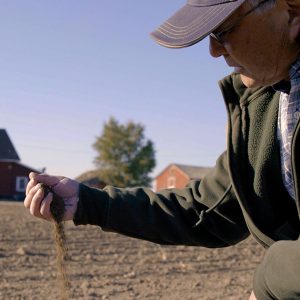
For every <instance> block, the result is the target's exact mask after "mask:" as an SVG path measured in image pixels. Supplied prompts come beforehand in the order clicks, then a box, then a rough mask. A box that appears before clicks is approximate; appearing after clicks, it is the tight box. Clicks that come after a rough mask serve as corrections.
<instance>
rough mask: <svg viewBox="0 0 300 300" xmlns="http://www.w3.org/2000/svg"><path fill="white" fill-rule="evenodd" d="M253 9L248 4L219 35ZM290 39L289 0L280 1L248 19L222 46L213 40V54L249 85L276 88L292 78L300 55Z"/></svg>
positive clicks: (231, 32) (239, 25)
mask: <svg viewBox="0 0 300 300" xmlns="http://www.w3.org/2000/svg"><path fill="white" fill-rule="evenodd" d="M249 9H251V6H250V5H249V4H248V3H245V4H244V5H242V7H241V8H240V9H238V10H237V11H236V12H235V13H234V14H233V15H232V16H231V17H230V18H229V19H228V20H226V21H225V22H224V23H223V24H222V25H221V26H220V28H218V29H217V30H216V32H218V31H219V30H221V31H222V30H223V29H226V28H228V27H230V25H231V24H235V22H236V20H238V19H239V17H240V16H241V15H243V14H244V13H245V12H247V11H249ZM290 36H291V34H290V24H289V13H288V9H287V5H286V3H285V0H278V1H277V3H276V4H274V6H273V7H271V8H266V9H265V10H263V11H262V12H255V11H254V12H252V13H251V14H249V15H247V16H245V17H244V18H243V19H242V20H241V21H240V22H238V24H237V26H234V28H233V29H232V30H231V31H230V32H229V33H228V34H226V36H225V37H224V42H223V43H222V44H221V43H219V42H218V41H217V40H215V39H214V38H212V37H210V53H211V55H212V56H214V57H219V56H223V57H224V59H225V61H226V62H227V64H228V65H229V66H231V67H233V68H234V70H235V72H237V73H240V74H241V78H242V81H243V83H244V84H245V85H246V86H248V87H256V86H267V85H272V84H275V83H277V82H279V81H281V80H283V79H288V72H289V68H290V65H291V64H292V63H293V62H294V61H295V60H296V58H297V56H298V54H299V49H300V48H299V46H297V45H296V42H295V41H293V40H291V38H290Z"/></svg>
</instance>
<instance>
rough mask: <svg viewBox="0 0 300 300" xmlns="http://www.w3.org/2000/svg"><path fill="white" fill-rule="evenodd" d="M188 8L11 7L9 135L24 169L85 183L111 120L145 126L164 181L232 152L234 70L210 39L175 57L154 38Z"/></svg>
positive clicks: (172, 4)
mask: <svg viewBox="0 0 300 300" xmlns="http://www.w3.org/2000/svg"><path fill="white" fill-rule="evenodd" d="M184 3H185V1H183V0H164V1H161V0H152V1H141V0H130V1H124V0H114V1H103V0H101V1H99V0H85V1H82V0H81V1H79V0H51V1H50V0H43V1H36V0H26V1H24V0H3V1H1V10H0V39H1V47H0V62H1V63H0V64H1V68H0V114H1V118H0V128H5V129H6V130H7V131H8V134H9V136H10V137H11V139H12V141H13V143H14V145H15V146H16V149H17V152H18V154H19V156H20V157H21V161H22V163H24V164H26V165H29V166H31V167H34V168H38V169H39V168H42V167H46V168H47V172H48V173H51V174H60V175H66V176H69V177H76V176H78V175H80V174H81V173H82V172H84V171H87V170H90V169H93V168H94V165H93V159H94V157H95V155H96V153H95V152H94V150H93V149H92V144H93V143H94V141H95V138H96V137H97V136H99V135H100V134H101V131H102V126H103V123H104V122H106V121H107V120H108V118H109V117H110V116H114V117H115V118H116V119H118V120H119V121H120V122H127V121H128V120H133V121H135V122H140V123H142V124H144V125H145V127H146V132H145V134H146V137H147V138H150V139H151V140H152V141H153V142H154V144H155V149H156V158H157V167H156V168H155V170H154V172H153V174H152V175H153V176H155V175H157V174H158V173H159V172H160V171H161V170H162V169H163V168H164V167H166V166H167V164H169V163H172V162H177V163H183V164H191V165H200V166H201V165H202V166H211V165H214V163H215V160H216V158H217V157H218V156H219V154H220V153H221V152H222V151H224V148H225V139H226V137H225V126H226V125H225V124H226V112H225V106H224V103H223V99H222V96H221V93H220V91H219V88H218V84H217V81H218V80H219V79H221V78H222V77H224V76H226V75H227V74H229V73H230V72H231V70H230V69H229V68H228V67H226V65H225V63H224V61H223V59H213V58H211V57H210V55H209V52H208V41H207V40H205V41H203V42H202V43H199V44H197V45H195V46H193V47H190V48H186V49H180V50H178V49H177V50H174V49H166V48H164V47H161V46H159V45H157V44H156V43H155V42H153V41H152V40H151V38H150V37H149V33H150V32H151V31H152V30H153V29H154V28H156V27H157V26H158V25H160V24H161V22H162V21H164V20H165V19H166V18H167V17H169V16H170V15H171V14H172V13H173V12H175V10H177V9H178V8H179V7H181V6H182V5H184Z"/></svg>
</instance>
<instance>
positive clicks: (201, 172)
mask: <svg viewBox="0 0 300 300" xmlns="http://www.w3.org/2000/svg"><path fill="white" fill-rule="evenodd" d="M174 165H175V166H177V167H178V168H179V169H180V170H182V171H183V172H184V173H185V174H187V175H188V176H189V178H191V179H198V178H202V177H204V176H205V175H206V174H207V172H208V171H209V170H211V169H212V168H209V167H198V166H189V165H181V164H174Z"/></svg>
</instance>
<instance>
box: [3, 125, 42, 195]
mask: <svg viewBox="0 0 300 300" xmlns="http://www.w3.org/2000/svg"><path fill="white" fill-rule="evenodd" d="M31 171H34V172H38V171H37V170H35V169H33V168H31V167H28V166H25V165H24V164H22V163H21V162H20V157H19V155H18V153H17V151H16V149H15V147H14V145H13V143H12V142H11V140H10V138H9V136H8V134H7V132H6V130H5V129H0V199H14V200H21V199H23V198H24V196H25V189H26V184H27V182H28V180H29V178H28V174H29V173H30V172H31Z"/></svg>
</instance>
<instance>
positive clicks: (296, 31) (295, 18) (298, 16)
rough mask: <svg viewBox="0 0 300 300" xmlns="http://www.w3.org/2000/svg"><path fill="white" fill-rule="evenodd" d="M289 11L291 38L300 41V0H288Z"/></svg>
mask: <svg viewBox="0 0 300 300" xmlns="http://www.w3.org/2000/svg"><path fill="white" fill-rule="evenodd" d="M286 3H287V5H288V11H289V25H290V34H289V37H290V40H291V41H296V40H298V41H300V1H299V0H286Z"/></svg>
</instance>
